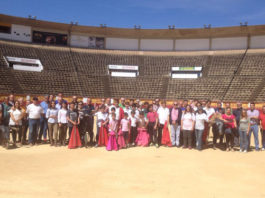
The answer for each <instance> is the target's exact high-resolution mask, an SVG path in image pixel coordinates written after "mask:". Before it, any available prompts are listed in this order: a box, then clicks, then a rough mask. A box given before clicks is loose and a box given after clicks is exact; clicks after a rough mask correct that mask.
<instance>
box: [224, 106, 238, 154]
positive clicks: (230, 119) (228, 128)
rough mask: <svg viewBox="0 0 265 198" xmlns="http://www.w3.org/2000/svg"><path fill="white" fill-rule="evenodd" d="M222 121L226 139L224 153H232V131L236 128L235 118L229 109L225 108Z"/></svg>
mask: <svg viewBox="0 0 265 198" xmlns="http://www.w3.org/2000/svg"><path fill="white" fill-rule="evenodd" d="M222 119H223V121H224V132H225V139H226V151H230V150H232V151H234V131H233V130H236V128H237V125H236V118H235V116H234V115H233V114H232V111H231V108H230V107H228V108H226V111H225V114H223V115H222Z"/></svg>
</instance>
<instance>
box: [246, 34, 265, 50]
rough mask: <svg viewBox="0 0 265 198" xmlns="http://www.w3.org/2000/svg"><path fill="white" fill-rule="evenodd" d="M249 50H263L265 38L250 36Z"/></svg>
mask: <svg viewBox="0 0 265 198" xmlns="http://www.w3.org/2000/svg"><path fill="white" fill-rule="evenodd" d="M249 47H250V48H254V49H255V48H265V36H252V37H251V38H250V46H249Z"/></svg>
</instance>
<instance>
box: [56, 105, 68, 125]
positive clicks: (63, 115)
mask: <svg viewBox="0 0 265 198" xmlns="http://www.w3.org/2000/svg"><path fill="white" fill-rule="evenodd" d="M66 115H67V110H66V109H60V110H59V111H58V123H62V124H66V123H67V119H66V117H67V116H66Z"/></svg>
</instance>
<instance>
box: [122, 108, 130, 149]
mask: <svg viewBox="0 0 265 198" xmlns="http://www.w3.org/2000/svg"><path fill="white" fill-rule="evenodd" d="M120 128H121V130H122V133H123V137H124V141H125V144H126V147H128V146H129V145H128V143H129V129H130V121H129V119H128V113H127V112H125V113H124V118H123V119H122V120H121V126H120Z"/></svg>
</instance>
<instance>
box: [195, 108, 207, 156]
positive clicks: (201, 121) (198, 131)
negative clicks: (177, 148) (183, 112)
mask: <svg viewBox="0 0 265 198" xmlns="http://www.w3.org/2000/svg"><path fill="white" fill-rule="evenodd" d="M205 122H208V117H207V115H206V114H205V113H203V109H202V107H199V108H198V112H196V113H195V137H196V148H197V149H198V150H199V151H201V150H202V134H203V131H204V127H205Z"/></svg>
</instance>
